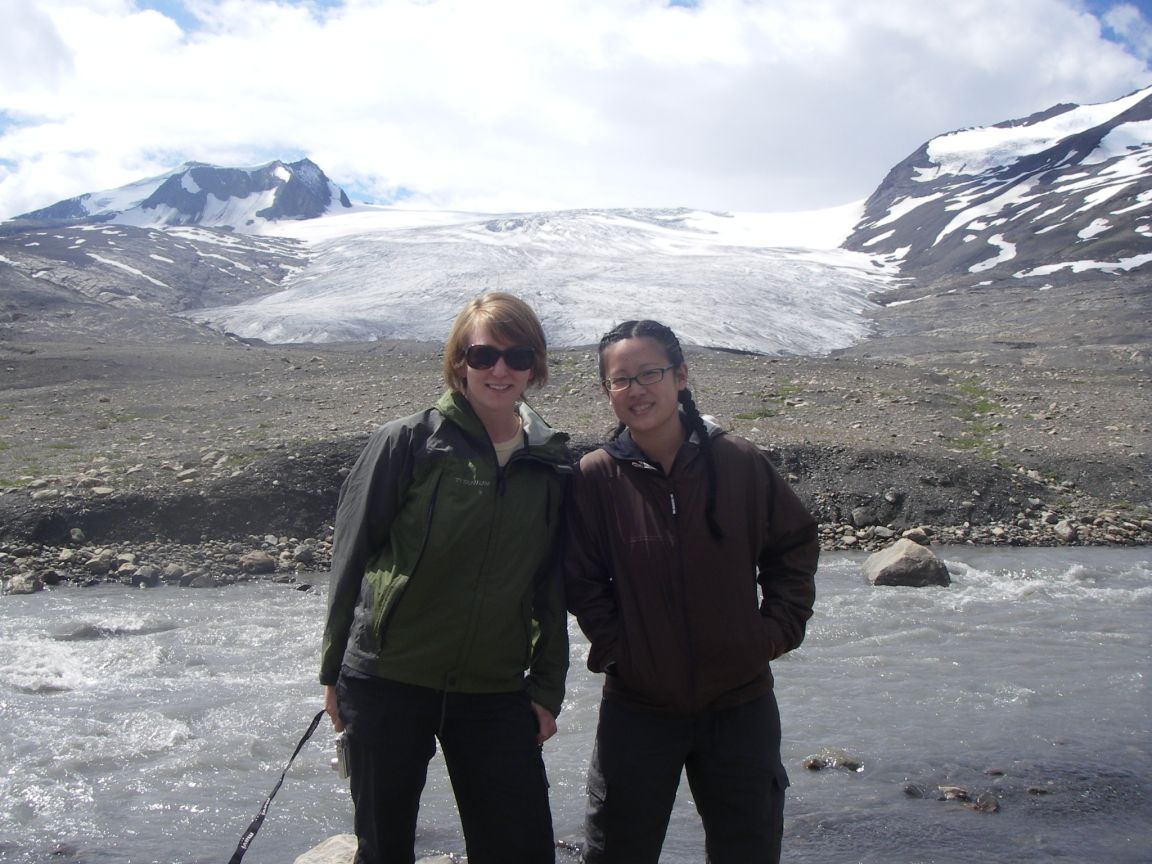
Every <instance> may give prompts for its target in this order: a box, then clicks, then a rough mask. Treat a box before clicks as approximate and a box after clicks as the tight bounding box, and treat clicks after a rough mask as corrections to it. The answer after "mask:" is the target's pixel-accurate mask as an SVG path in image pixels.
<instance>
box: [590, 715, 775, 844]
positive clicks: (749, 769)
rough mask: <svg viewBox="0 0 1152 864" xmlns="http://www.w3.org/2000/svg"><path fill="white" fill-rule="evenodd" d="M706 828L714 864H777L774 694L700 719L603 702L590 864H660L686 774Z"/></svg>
mask: <svg viewBox="0 0 1152 864" xmlns="http://www.w3.org/2000/svg"><path fill="white" fill-rule="evenodd" d="M682 769H683V770H685V771H686V772H687V774H688V784H689V786H690V787H691V789H692V796H693V798H694V799H695V801H696V810H697V811H698V812H699V813H700V818H701V821H702V822H703V823H704V837H705V847H706V849H707V854H708V861H709V862H710V864H775V862H778V861H779V860H780V841H781V836H782V834H783V830H784V790H785V788H787V786H788V775H787V774H786V773H785V771H784V766H783V765H782V764H781V762H780V712H779V709H778V708H777V706H776V697H775V695H774V694H772V693H771V692H769V693H768V694H766V695H765V696H762V697H760V698H758V699H755V700H753V701H752V702H748V703H745V704H743V705H738V706H736V707H734V708H726V709H722V710H718V711H710V712H706V713H704V714H699V715H694V716H683V715H675V714H662V713H659V712H655V711H645V710H643V709H638V708H634V707H631V706H628V705H625V704H623V703H621V702H620V701H618V700H615V699H604V700H603V702H602V703H601V705H600V722H599V725H598V726H597V729H596V747H595V750H594V751H593V753H592V763H591V766H590V768H589V771H588V814H587V819H586V822H585V846H584V860H585V862H587V864H656V862H657V861H658V860H659V859H660V849H661V847H662V846H663V845H664V835H665V834H666V833H667V831H668V820H669V817H670V816H671V813H672V806H673V804H674V803H675V801H676V789H677V787H678V786H679V785H680V773H681V770H682Z"/></svg>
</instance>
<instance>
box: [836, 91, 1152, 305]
mask: <svg viewBox="0 0 1152 864" xmlns="http://www.w3.org/2000/svg"><path fill="white" fill-rule="evenodd" d="M1150 121H1152V87H1150V88H1147V89H1144V90H1140V91H1136V92H1134V93H1131V94H1129V95H1127V96H1125V97H1123V98H1121V99H1117V100H1115V101H1113V102H1109V103H1103V104H1098V105H1086V106H1080V105H1068V104H1061V105H1056V106H1053V107H1052V108H1049V109H1047V110H1045V111H1041V112H1038V113H1036V114H1033V115H1031V116H1029V117H1027V118H1024V119H1021V120H1010V121H1006V122H1004V123H998V124H996V125H994V126H988V127H983V128H976V129H965V130H960V131H957V132H951V133H948V134H946V135H941V136H938V137H937V138H933V139H932V140H930V141H928V142H926V143H925V144H923V145H922V146H921V147H919V148H918V149H917V150H916V151H915V152H914V153H912V154H911V155H910V156H909V157H908V158H906V159H905V160H903V161H902V162H900V163H899V164H898V165H896V166H895V167H894V168H893V169H892V170H891V171H890V172H889V174H888V176H887V177H886V178H885V180H884V182H883V183H881V184H880V186H879V187H878V188H877V189H876V191H875V192H874V193H873V194H872V196H871V197H870V198H869V199H868V201H867V203H866V205H865V211H864V218H863V219H862V220H861V221H860V223H859V224H858V225H857V226H856V228H855V230H854V231H853V233H852V234H851V236H850V237H849V238H848V240H847V241H846V242H845V244H844V245H845V247H846V248H848V249H853V250H857V251H862V252H868V253H872V254H881V255H887V256H890V258H891V259H892V260H894V261H897V262H899V263H900V266H901V271H902V272H903V273H905V274H908V275H916V276H919V277H928V278H943V277H950V278H953V279H956V280H958V281H960V282H964V281H967V282H969V283H974V282H978V281H982V280H988V279H998V278H1019V279H1026V278H1030V277H1038V278H1044V279H1047V278H1052V277H1055V278H1060V277H1067V276H1070V275H1072V274H1074V273H1082V272H1085V271H1099V272H1104V273H1122V272H1128V271H1130V270H1133V269H1135V268H1137V267H1140V266H1142V265H1144V264H1146V263H1150V262H1152V122H1150Z"/></svg>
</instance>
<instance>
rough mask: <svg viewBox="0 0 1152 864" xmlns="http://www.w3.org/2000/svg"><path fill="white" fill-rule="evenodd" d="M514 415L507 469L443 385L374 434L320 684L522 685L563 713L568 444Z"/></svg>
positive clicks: (343, 520)
mask: <svg viewBox="0 0 1152 864" xmlns="http://www.w3.org/2000/svg"><path fill="white" fill-rule="evenodd" d="M520 417H521V420H522V421H523V428H524V441H525V446H524V447H523V448H521V449H519V450H517V451H516V452H515V453H514V454H513V455H512V457H511V459H510V460H509V461H508V464H507V465H505V466H504V467H503V468H501V467H499V465H498V464H497V461H496V452H495V449H494V448H493V446H492V444H491V442H490V440H489V438H488V436H487V434H486V432H485V430H484V427H483V425H482V424H481V422H480V419H479V418H478V417H477V416H476V414H475V413H474V412H473V410H472V408H471V406H470V405H469V404H468V400H467V399H465V398H464V397H463V395H461V394H459V393H455V392H452V391H449V392H447V393H445V394H444V396H442V397H441V399H440V401H439V402H438V403H437V404H436V407H435V408H431V409H429V410H427V411H423V412H421V413H419V414H415V415H413V416H411V417H406V418H403V419H400V420H396V421H393V422H391V423H388V424H386V425H384V426H382V427H380V428H379V429H377V430H376V432H375V433H373V435H372V437H371V438H370V439H369V441H368V444H367V446H366V447H365V448H364V451H363V452H362V453H361V454H360V458H359V459H358V460H357V461H356V464H355V465H354V466H353V468H352V471H351V473H350V474H349V475H348V477H347V479H346V480H345V481H344V485H343V487H342V488H341V490H340V502H339V505H338V507H337V513H336V533H335V537H334V539H333V555H332V573H331V577H330V583H329V592H328V619H327V623H326V625H325V628H324V643H323V649H322V654H321V661H320V682H321V683H322V684H334V683H335V682H336V679H337V677H338V675H339V673H340V667H341V664H345V665H347V666H349V667H350V668H352V669H354V670H357V671H359V672H362V673H364V674H368V675H373V676H377V677H380V678H386V679H389V680H393V681H400V682H403V683H407V684H415V685H419V686H422V687H430V688H434V689H436V690H443V691H448V692H464V693H503V692H513V691H518V690H521V689H526V690H527V692H528V694H529V696H530V698H531V699H532V701H533V702H536V703H538V704H540V705H542V706H543V707H545V708H547V709H548V710H549V711H551V712H552V714H553V715H554V716H555V715H556V714H558V713H559V711H560V705H561V703H562V701H563V698H564V678H565V675H566V674H567V671H568V631H567V618H566V612H565V608H564V598H563V593H562V588H561V584H562V580H561V577H560V573H559V554H558V550H557V545H558V543H559V542H560V541H561V537H562V532H561V528H562V507H563V502H564V497H565V484H566V482H567V478H568V476H569V475H570V474H571V468H570V466H569V463H568V458H567V445H566V441H567V439H568V436H567V435H565V434H564V433H561V432H557V431H555V430H553V429H552V428H551V427H549V426H548V425H547V424H546V423H545V422H544V421H543V420H542V419H541V418H540V416H539V415H537V414H536V413H535V412H534V411H532V409H530V408H528V407H527V406H526V405H523V404H521V406H520ZM525 672H527V675H525Z"/></svg>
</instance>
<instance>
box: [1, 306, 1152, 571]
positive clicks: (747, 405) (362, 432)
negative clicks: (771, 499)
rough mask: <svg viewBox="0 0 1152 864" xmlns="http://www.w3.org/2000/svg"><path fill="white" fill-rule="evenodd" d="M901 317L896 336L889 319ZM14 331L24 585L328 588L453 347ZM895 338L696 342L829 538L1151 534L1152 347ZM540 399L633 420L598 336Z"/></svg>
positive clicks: (1130, 540) (728, 415) (700, 366)
mask: <svg viewBox="0 0 1152 864" xmlns="http://www.w3.org/2000/svg"><path fill="white" fill-rule="evenodd" d="M891 329H893V328H890V330H891ZM8 335H9V337H10V338H7V339H5V338H3V337H4V336H5V334H4V333H3V332H0V374H2V376H3V377H2V378H0V423H2V425H0V577H2V578H3V580H4V586H5V590H12V591H15V590H33V589H35V588H36V587H37V586H45V585H46V586H52V585H61V584H96V583H100V582H106V581H119V582H125V583H129V584H138V585H159V584H165V583H170V584H180V585H188V586H214V585H225V584H229V583H232V582H235V581H238V580H243V579H254V578H260V579H268V578H275V579H281V580H284V581H288V582H295V583H297V584H308V583H312V582H314V581H315V580H316V579H317V578H322V577H321V576H318V575H317V574H318V573H319V572H322V571H323V570H325V569H326V567H327V565H328V561H329V555H330V543H331V519H332V516H333V513H334V510H335V501H336V495H337V492H338V490H339V484H340V482H341V480H342V478H343V476H344V473H346V471H347V469H348V467H349V466H350V465H351V462H352V460H354V459H355V457H356V454H357V452H358V451H359V449H360V447H361V446H362V445H363V442H364V440H365V437H366V436H367V434H368V432H369V431H370V430H371V429H372V428H374V427H375V426H377V425H379V424H380V423H382V422H385V421H387V420H389V419H392V418H394V417H399V416H403V415H406V414H410V413H414V412H415V411H418V410H421V409H422V408H424V407H426V406H427V405H429V404H430V403H431V402H433V401H434V400H435V399H436V398H437V396H438V395H439V393H440V391H441V389H442V385H441V381H440V374H439V364H440V355H439V346H436V345H426V344H415V343H405V342H379V343H371V344H361V345H323V346H320V345H308V346H285V345H279V346H269V345H246V344H242V343H238V342H235V341H230V340H225V339H223V338H220V337H214V336H212V335H210V334H207V333H205V334H203V335H202V336H201V337H197V338H188V339H185V340H183V341H173V342H168V343H164V344H154V343H147V342H145V343H133V344H117V343H115V342H113V341H111V340H107V341H102V340H98V339H86V340H77V341H48V340H45V339H43V338H40V339H37V340H33V339H30V338H19V337H16V338H11V337H12V334H8ZM1057 335H1058V334H1054V335H1053V337H1052V339H1051V340H1049V342H1048V343H1044V344H1037V343H1028V344H1022V343H1017V342H1013V341H1011V340H1004V339H999V340H991V339H984V340H973V339H970V338H967V337H965V339H964V340H963V341H961V340H960V339H959V337H957V340H956V341H955V342H953V343H951V344H943V343H942V342H941V343H939V344H934V345H932V346H931V350H929V349H927V348H925V347H924V345H923V344H919V343H918V344H917V348H916V350H917V353H916V354H915V355H914V356H910V355H909V353H908V351H907V350H906V346H907V345H909V344H911V343H910V342H909V340H907V339H902V338H897V337H898V334H896V335H892V336H890V337H888V338H883V337H877V338H875V339H872V340H869V341H868V342H866V343H864V344H862V345H860V346H857V347H856V348H854V349H851V350H849V351H845V352H840V353H838V354H835V355H833V356H829V357H817V358H811V357H807V358H802V357H766V356H758V355H748V354H739V353H733V352H725V351H710V350H703V349H699V350H690V351H689V356H688V362H689V367H690V375H691V379H692V386H693V390H694V393H695V395H696V399H697V404H699V405H700V407H701V409H702V410H703V411H705V412H707V413H709V414H711V415H713V416H714V417H715V418H716V419H717V421H718V422H720V423H721V424H722V425H724V426H725V427H727V428H729V429H730V430H732V431H734V432H737V433H739V434H741V435H743V436H745V437H747V438H749V439H751V440H752V441H755V442H756V443H758V444H760V445H762V446H764V447H766V448H768V450H769V452H770V453H771V454H772V456H773V458H774V460H775V461H776V462H777V464H778V465H779V466H780V468H781V471H782V472H783V473H784V474H785V476H787V477H788V478H789V480H790V482H791V483H792V484H793V486H794V488H795V489H796V490H797V492H798V493H799V494H800V495H801V497H802V498H803V499H804V500H805V502H806V503H807V504H808V506H809V508H810V509H811V510H812V511H813V513H814V514H815V515H816V516H817V518H818V519H819V521H820V523H821V538H822V543H823V546H824V548H825V549H862V550H874V549H879V548H882V547H884V546H886V545H888V544H890V543H891V542H892V541H893V540H894V539H895V538H898V537H899V536H901V535H902V534H904V533H905V532H907V531H909V530H913V529H918V530H921V531H923V532H924V533H925V534H926V535H927V537H928V539H929V541H930V542H932V543H936V544H952V543H970V544H991V545H1059V544H1071V545H1146V544H1149V543H1152V506H1150V505H1152V480H1150V477H1152V471H1150V470H1149V469H1150V466H1149V451H1150V444H1152V436H1150V435H1149V430H1150V426H1152V417H1150V409H1149V407H1148V406H1149V404H1150V402H1152V400H1150V399H1149V395H1150V391H1152V387H1150V386H1149V384H1148V381H1149V375H1148V369H1149V365H1148V364H1149V360H1148V357H1147V352H1146V351H1143V350H1141V351H1133V350H1121V349H1109V350H1092V351H1087V350H1071V349H1067V348H1062V347H1061V346H1060V345H1059V344H1058V342H1059V340H1058V338H1057ZM549 362H550V380H549V383H548V384H547V386H546V387H545V388H543V389H542V390H541V391H530V398H531V401H532V402H533V404H534V405H535V406H536V407H537V409H538V410H539V411H540V413H541V414H543V415H544V417H545V418H546V419H547V420H548V421H549V422H550V423H552V424H553V425H554V426H556V427H557V428H560V429H563V430H565V431H568V432H569V433H570V435H571V439H572V445H573V450H574V453H576V454H577V455H578V454H579V453H581V452H584V451H586V450H588V449H590V448H592V447H594V446H596V445H597V443H599V442H600V441H602V440H604V438H605V437H606V435H607V434H608V433H609V432H610V430H611V427H612V425H613V424H612V417H611V414H610V412H609V410H608V408H607V406H606V404H605V402H604V399H603V397H602V396H601V395H600V394H599V392H598V388H597V380H596V379H597V374H596V362H595V350H594V349H593V348H589V347H586V348H569V349H563V350H558V351H553V352H552V354H551V356H550V361H549Z"/></svg>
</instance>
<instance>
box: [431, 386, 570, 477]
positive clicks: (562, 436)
mask: <svg viewBox="0 0 1152 864" xmlns="http://www.w3.org/2000/svg"><path fill="white" fill-rule="evenodd" d="M516 409H517V411H518V412H519V414H520V421H521V423H522V424H523V426H524V435H525V439H526V441H527V445H528V447H529V449H531V450H532V451H533V453H534V455H536V456H539V457H541V458H545V459H550V460H552V461H556V462H567V456H566V444H567V441H568V434H567V433H566V432H560V431H558V430H556V429H553V428H552V427H551V426H549V425H548V423H547V421H545V420H544V418H543V417H541V416H540V415H539V414H537V413H536V412H535V411H534V410H533V409H532V407H531V406H529V405H528V403H526V402H519V403H517V405H516ZM436 410H438V411H439V412H440V413H441V414H443V415H444V417H445V418H446V419H447V420H449V421H451V422H452V423H455V424H456V425H457V426H459V427H460V428H461V429H463V430H464V431H465V432H467V433H468V434H469V435H473V436H476V437H478V438H487V437H488V432H487V431H486V430H485V429H484V424H483V423H482V422H481V421H480V418H479V417H478V416H477V415H476V411H475V410H474V409H473V408H472V403H471V402H469V401H468V399H467V397H466V396H465V395H464V394H463V393H461V392H460V391H459V390H447V391H445V392H444V395H443V396H441V397H440V401H439V402H437V403H436Z"/></svg>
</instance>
